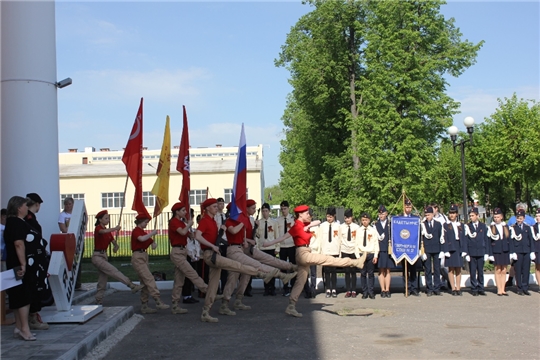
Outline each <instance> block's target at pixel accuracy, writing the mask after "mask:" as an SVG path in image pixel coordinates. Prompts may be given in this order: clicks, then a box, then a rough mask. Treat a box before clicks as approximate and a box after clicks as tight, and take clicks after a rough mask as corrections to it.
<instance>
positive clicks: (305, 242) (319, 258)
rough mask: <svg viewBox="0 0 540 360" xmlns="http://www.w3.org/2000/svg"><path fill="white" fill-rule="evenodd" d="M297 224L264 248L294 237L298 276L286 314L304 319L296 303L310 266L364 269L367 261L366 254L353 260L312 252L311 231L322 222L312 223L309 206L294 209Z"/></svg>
mask: <svg viewBox="0 0 540 360" xmlns="http://www.w3.org/2000/svg"><path fill="white" fill-rule="evenodd" d="M294 217H295V222H294V225H293V226H292V227H291V228H290V230H289V232H288V233H285V234H284V235H282V236H281V237H279V238H278V239H276V240H273V241H269V242H265V243H264V246H271V245H273V244H277V243H279V242H282V241H283V240H285V239H287V238H289V237H292V239H293V241H294V245H295V246H296V264H297V265H298V274H297V275H296V282H295V284H294V286H293V288H292V291H291V296H290V297H289V305H288V306H287V309H286V310H285V313H286V314H289V315H292V316H294V317H302V314H301V313H299V312H298V311H296V302H297V301H298V297H299V296H300V293H302V288H303V287H304V284H305V283H306V279H307V276H308V273H309V266H310V265H323V266H337V267H347V266H353V267H358V268H360V269H361V268H362V267H363V266H364V261H365V259H366V254H363V255H362V256H361V257H360V258H359V259H351V258H335V257H333V256H330V255H322V254H316V253H312V252H311V248H310V247H309V243H310V241H311V236H312V234H311V232H310V231H309V229H310V228H311V227H313V226H317V225H319V224H320V221H319V220H317V221H313V222H312V221H311V214H310V213H309V206H307V205H300V206H297V207H296V208H295V209H294Z"/></svg>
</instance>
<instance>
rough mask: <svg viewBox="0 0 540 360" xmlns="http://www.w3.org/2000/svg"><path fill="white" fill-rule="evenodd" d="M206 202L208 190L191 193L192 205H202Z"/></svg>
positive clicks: (192, 191) (191, 191)
mask: <svg viewBox="0 0 540 360" xmlns="http://www.w3.org/2000/svg"><path fill="white" fill-rule="evenodd" d="M204 200H206V189H204V190H190V191H189V204H190V205H200V204H201V203H202V202H203V201H204Z"/></svg>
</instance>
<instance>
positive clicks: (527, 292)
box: [523, 290, 531, 296]
mask: <svg viewBox="0 0 540 360" xmlns="http://www.w3.org/2000/svg"><path fill="white" fill-rule="evenodd" d="M523 293H524V294H525V295H527V296H531V293H530V292H529V290H523Z"/></svg>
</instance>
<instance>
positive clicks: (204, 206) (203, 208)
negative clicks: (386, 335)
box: [201, 198, 217, 210]
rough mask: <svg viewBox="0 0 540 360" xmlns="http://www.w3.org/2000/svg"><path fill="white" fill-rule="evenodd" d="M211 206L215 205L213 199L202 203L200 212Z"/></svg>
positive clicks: (215, 202) (215, 201)
mask: <svg viewBox="0 0 540 360" xmlns="http://www.w3.org/2000/svg"><path fill="white" fill-rule="evenodd" d="M213 204H217V200H216V199H214V198H209V199H206V200H204V201H203V203H202V204H201V209H202V210H205V209H206V208H207V207H209V206H210V205H213Z"/></svg>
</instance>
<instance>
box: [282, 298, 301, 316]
mask: <svg viewBox="0 0 540 360" xmlns="http://www.w3.org/2000/svg"><path fill="white" fill-rule="evenodd" d="M285 314H288V315H291V316H294V317H302V314H301V313H299V312H298V311H296V301H293V300H289V306H287V309H286V310H285Z"/></svg>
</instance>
